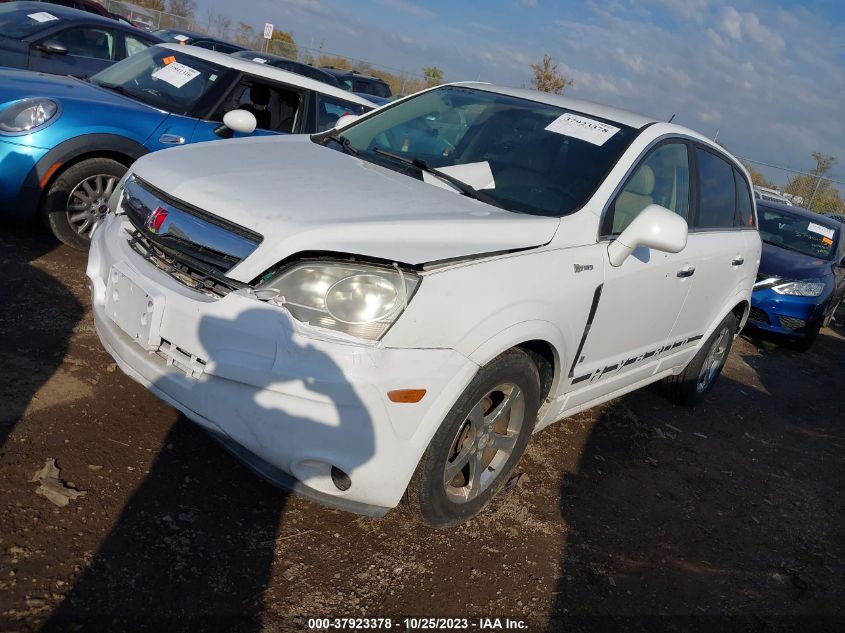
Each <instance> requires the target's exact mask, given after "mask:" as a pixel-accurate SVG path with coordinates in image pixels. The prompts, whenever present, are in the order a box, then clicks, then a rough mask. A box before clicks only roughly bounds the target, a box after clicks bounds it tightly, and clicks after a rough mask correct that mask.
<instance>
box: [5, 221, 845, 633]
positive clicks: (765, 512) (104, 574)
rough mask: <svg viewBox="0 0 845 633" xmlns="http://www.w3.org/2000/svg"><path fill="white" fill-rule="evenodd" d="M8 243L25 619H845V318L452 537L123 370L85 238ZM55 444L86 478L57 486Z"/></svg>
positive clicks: (542, 473) (664, 410)
mask: <svg viewBox="0 0 845 633" xmlns="http://www.w3.org/2000/svg"><path fill="white" fill-rule="evenodd" d="M0 249H2V250H0V253H2V255H0V258H2V263H3V271H4V275H3V278H2V281H0V307H2V310H0V422H2V429H0V442H2V444H3V447H2V449H0V508H2V513H0V550H2V555H0V559H1V560H2V562H0V628H3V629H6V630H9V629H12V630H32V629H37V628H39V627H42V626H45V625H46V629H47V630H56V631H63V630H79V629H78V628H77V627H76V626H75V625H79V624H83V623H86V624H87V627H85V628H83V629H82V630H99V629H103V630H112V631H116V630H140V629H144V630H148V629H149V630H152V629H158V630H162V631H164V630H172V629H175V628H177V627H178V628H185V629H190V630H210V629H218V630H264V631H277V630H279V631H282V630H292V629H305V628H306V626H307V620H306V619H305V618H307V617H308V616H325V615H338V616H354V615H367V616H392V617H394V618H397V617H398V616H402V615H409V614H416V615H422V614H425V615H452V616H470V617H484V616H499V617H502V616H511V617H520V618H524V619H525V620H526V621H527V622H529V623H530V624H531V628H532V630H543V629H548V630H587V629H594V628H610V629H625V630H628V629H632V630H653V629H654V628H672V629H673V630H688V629H689V628H700V629H701V630H713V629H717V628H719V629H722V628H729V629H736V630H749V629H754V630H768V629H778V630H779V629H789V630H807V629H809V628H814V629H817V630H836V629H838V630H845V496H843V489H844V488H845V476H843V475H845V419H843V415H842V412H843V404H845V396H844V395H843V385H845V338H843V336H842V333H843V331H842V329H840V328H834V330H825V331H824V332H823V335H822V336H821V337H820V339H819V341H818V343H817V345H816V347H815V348H814V349H813V350H812V351H811V352H809V353H807V354H803V355H802V354H797V353H794V352H790V351H787V350H784V349H782V348H778V347H774V346H771V345H769V344H762V343H759V342H754V341H751V340H749V339H745V338H741V339H740V340H738V341H737V344H736V346H735V347H734V351H733V354H732V356H731V359H730V362H729V364H728V367H727V369H726V371H725V374H724V375H723V377H722V379H721V381H720V383H719V384H718V385H717V387H716V389H715V391H714V393H713V394H712V396H711V397H710V399H709V401H708V402H707V404H706V405H705V406H703V407H700V408H698V409H692V410H688V409H680V408H676V407H674V406H672V405H671V404H669V403H668V402H667V401H665V400H664V399H663V398H662V397H661V396H660V395H658V394H657V393H655V391H654V390H643V391H641V392H638V393H635V394H632V395H630V396H628V397H625V398H622V399H620V400H617V401H614V402H612V403H610V404H609V405H607V406H603V407H599V408H597V409H594V410H591V411H589V412H587V413H585V414H582V415H579V416H577V417H576V418H574V419H571V420H568V421H565V422H563V423H561V424H558V425H555V426H553V427H552V428H550V429H548V430H546V431H544V432H543V433H541V434H540V435H539V436H538V437H536V438H535V439H534V441H533V443H532V444H531V446H530V448H529V451H528V454H527V455H526V457H525V459H524V460H523V463H522V465H521V470H522V472H523V473H524V474H523V476H522V477H521V479H520V480H519V482H518V485H517V486H516V487H515V488H514V489H512V490H511V491H510V492H508V493H506V494H504V495H503V496H502V497H500V498H499V499H498V500H497V501H496V502H495V504H494V507H493V508H492V509H490V510H489V511H488V512H486V513H484V514H483V515H482V516H480V517H478V518H477V519H475V520H474V521H472V522H470V523H469V524H468V525H465V526H463V527H461V528H458V529H455V530H452V531H449V532H434V531H431V530H429V529H426V528H424V527H421V526H419V525H416V524H414V523H413V522H411V521H409V520H408V519H407V518H406V517H404V516H403V515H402V514H400V513H398V512H393V513H391V514H390V515H388V516H387V517H386V518H385V519H381V520H374V519H368V518H361V517H356V516H354V515H350V514H345V513H342V512H336V511H332V510H327V509H324V508H321V507H319V506H316V505H313V504H311V503H309V502H307V501H304V500H302V499H299V498H296V497H287V496H286V495H284V494H283V493H281V492H279V491H278V490H276V489H274V488H272V487H271V486H269V485H267V484H265V483H263V482H262V481H260V480H259V479H258V478H256V477H255V476H253V475H252V474H251V473H250V472H248V471H247V470H246V469H245V468H243V467H241V466H240V465H239V464H238V463H236V462H235V461H234V460H233V459H232V458H231V457H230V456H229V455H228V454H227V453H225V452H224V451H223V450H222V449H221V448H219V447H218V446H217V444H215V443H214V442H213V441H212V440H211V439H209V438H208V437H207V436H206V435H205V433H204V432H202V431H201V430H200V429H199V428H197V427H195V426H194V425H193V424H192V423H190V422H188V421H187V420H185V419H184V418H182V417H180V415H178V414H177V413H176V412H175V411H174V410H173V409H171V408H169V407H167V406H165V405H164V404H162V403H160V402H159V401H158V400H156V399H155V398H153V397H152V396H150V395H149V394H148V393H147V392H146V391H145V390H144V389H142V388H141V387H139V386H138V385H136V384H135V383H133V382H131V381H130V380H129V379H128V378H126V377H125V376H123V375H122V374H121V372H120V371H119V370H117V368H116V366H115V365H114V363H112V361H111V359H110V358H109V357H108V356H107V355H106V353H105V352H104V351H103V350H102V349H101V347H100V345H99V342H98V340H97V337H96V334H95V332H94V330H93V327H92V322H91V317H90V312H89V309H88V296H87V294H88V292H87V285H86V281H85V277H84V268H85V257H84V255H83V254H81V253H77V252H73V251H71V250H69V249H67V248H66V247H59V246H57V245H56V244H55V243H54V242H53V241H51V240H50V239H49V238H47V237H46V236H44V235H43V234H41V233H39V232H36V231H26V230H21V229H14V228H9V227H6V228H3V230H2V233H1V234H0ZM48 458H55V460H56V463H57V465H58V467H59V468H60V469H61V475H60V477H61V478H62V479H63V480H64V481H66V482H71V483H72V485H73V486H75V487H76V488H78V489H79V490H84V491H85V492H86V494H85V495H84V496H82V497H79V498H77V499H74V500H72V501H70V504H69V505H68V506H66V507H62V508H59V507H56V506H55V505H53V504H52V503H50V502H49V501H48V500H47V499H45V498H44V497H43V496H39V495H36V493H35V490H36V488H37V487H38V484H37V483H32V482H31V481H30V479H31V478H32V476H33V474H34V473H35V472H36V471H37V470H38V469H39V468H41V467H42V466H43V465H44V463H45V460H47V459H48ZM724 615H728V616H736V617H734V618H716V617H712V616H724ZM632 616H636V618H633V619H632ZM658 616H675V617H669V618H660V619H657V617H658ZM708 616H711V617H708ZM810 616H812V619H804V618H808V617H810ZM614 618H615V619H614ZM799 618H800V619H799Z"/></svg>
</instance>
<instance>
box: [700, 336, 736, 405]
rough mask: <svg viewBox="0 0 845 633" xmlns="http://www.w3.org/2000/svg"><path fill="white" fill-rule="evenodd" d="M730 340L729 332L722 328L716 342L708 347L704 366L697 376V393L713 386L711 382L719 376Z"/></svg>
mask: <svg viewBox="0 0 845 633" xmlns="http://www.w3.org/2000/svg"><path fill="white" fill-rule="evenodd" d="M730 340H731V333H730V330H728V328H726V327H724V328H722V330H721V331H720V332H719V335H718V336H717V337H716V340H715V341H713V344H712V345H711V346H710V349H709V351H708V352H707V356H706V358H705V359H704V364H703V365H702V366H701V371H700V372H699V374H698V384H697V385H696V386H697V387H698V391H699V393H701V392H703V391H704V390H705V389H707V388H708V387H709V386H710V385H711V384H713V381H714V380H716V377H717V376H718V375H719V371H720V370H721V369H722V366H723V365H724V364H725V360H726V359H727V355H728V348H729V347H730Z"/></svg>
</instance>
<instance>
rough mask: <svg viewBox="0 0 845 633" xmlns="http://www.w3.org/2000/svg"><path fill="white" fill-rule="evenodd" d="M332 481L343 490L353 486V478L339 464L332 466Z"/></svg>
mask: <svg viewBox="0 0 845 633" xmlns="http://www.w3.org/2000/svg"><path fill="white" fill-rule="evenodd" d="M332 483H334V485H335V488H337V489H338V490H341V491H346V490H349V489H350V488H351V487H352V480H351V479H350V478H349V475H347V474H346V473H345V472H343V471H342V470H341V469H340V468H338V467H337V466H332Z"/></svg>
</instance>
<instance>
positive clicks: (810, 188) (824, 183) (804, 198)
mask: <svg viewBox="0 0 845 633" xmlns="http://www.w3.org/2000/svg"><path fill="white" fill-rule="evenodd" d="M741 160H742V162H743V164H744V165H745V167H746V169H748V171H749V173H750V174H751V179H752V181H753V182H754V188H755V189H756V190H757V193H758V195H759V196H760V197H762V198H763V199H769V200H774V201H777V202H783V201H788V202H789V203H790V204H793V205H795V206H799V207H803V208H805V209H809V210H810V211H816V212H818V213H837V214H845V181H842V180H836V179H834V178H830V177H827V176H825V175H824V174H819V173H817V172H815V171H801V170H798V169H791V168H789V167H783V166H782V165H774V164H772V163H766V162H763V161H758V160H751V159H747V158H743V159H741Z"/></svg>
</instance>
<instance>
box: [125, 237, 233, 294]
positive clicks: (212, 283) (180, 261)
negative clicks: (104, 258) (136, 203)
mask: <svg viewBox="0 0 845 633" xmlns="http://www.w3.org/2000/svg"><path fill="white" fill-rule="evenodd" d="M129 246H130V247H131V248H132V250H133V251H135V252H136V253H138V255H140V256H141V257H143V258H144V259H146V260H147V261H148V262H150V263H151V264H153V265H154V266H155V267H156V268H158V269H159V270H162V271H164V272H165V273H167V274H168V275H170V276H171V277H173V279H175V280H176V281H178V282H179V283H180V284H182V285H183V286H187V287H188V288H192V289H194V290H196V291H198V292H201V293H203V294H205V295H207V296H209V297H212V298H214V299H220V298H221V297H225V296H226V295H227V294H229V293H230V292H231V291H232V290H236V289H238V288H239V287H242V284H239V283H238V282H235V281H234V280H232V279H227V278H224V279H220V277H221V276H220V275H217V274H213V273H212V272H211V271H209V270H208V269H207V268H206V269H205V270H201V269H200V268H198V267H197V266H196V265H194V266H192V265H191V264H190V263H188V262H189V261H190V260H189V259H188V258H185V257H178V256H174V255H171V254H168V253H167V252H165V251H164V250H163V249H161V248H160V247H158V246H157V245H156V244H155V243H154V242H153V241H152V240H150V239H149V238H147V237H146V236H145V235H144V234H143V233H141V232H140V231H139V230H138V229H133V230H131V231H130V237H129Z"/></svg>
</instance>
